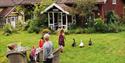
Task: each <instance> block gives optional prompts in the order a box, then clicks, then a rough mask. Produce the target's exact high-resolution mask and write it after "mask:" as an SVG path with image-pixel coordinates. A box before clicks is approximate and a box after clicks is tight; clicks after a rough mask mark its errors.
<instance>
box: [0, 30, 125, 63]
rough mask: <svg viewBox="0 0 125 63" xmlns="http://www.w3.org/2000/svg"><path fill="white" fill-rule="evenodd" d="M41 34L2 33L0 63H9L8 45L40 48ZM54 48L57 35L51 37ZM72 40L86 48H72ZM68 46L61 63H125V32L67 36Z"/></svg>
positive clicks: (0, 37)
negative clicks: (7, 56)
mask: <svg viewBox="0 0 125 63" xmlns="http://www.w3.org/2000/svg"><path fill="white" fill-rule="evenodd" d="M40 37H41V35H40V34H35V33H32V34H28V33H27V32H20V33H18V34H13V35H11V36H4V35H2V32H0V53H1V54H0V59H1V61H0V63H8V61H6V60H7V58H6V50H7V44H9V43H13V42H22V45H23V46H27V47H32V46H33V45H35V46H36V47H38V41H39V39H40ZM50 38H51V40H52V41H53V43H54V47H55V48H57V47H58V46H57V45H58V40H57V38H58V37H57V35H51V37H50ZM72 38H75V39H76V42H77V44H79V43H80V40H83V42H84V43H85V47H84V48H79V47H76V48H72V47H71V44H72V41H73V40H72ZM90 38H92V41H93V42H94V45H93V46H91V47H89V46H88V45H87V44H88V41H89V39H90ZM65 43H66V46H65V48H64V53H62V54H61V58H60V61H61V63H125V32H120V33H107V34H100V33H98V34H71V35H66V41H65Z"/></svg>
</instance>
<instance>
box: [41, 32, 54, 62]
mask: <svg viewBox="0 0 125 63" xmlns="http://www.w3.org/2000/svg"><path fill="white" fill-rule="evenodd" d="M49 37H50V35H49V34H45V35H44V40H45V43H44V45H43V60H44V61H43V63H52V58H53V54H52V51H53V44H52V42H51V41H50V40H49Z"/></svg>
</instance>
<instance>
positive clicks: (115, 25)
mask: <svg viewBox="0 0 125 63" xmlns="http://www.w3.org/2000/svg"><path fill="white" fill-rule="evenodd" d="M108 29H109V32H116V33H117V32H119V25H118V23H111V24H108Z"/></svg>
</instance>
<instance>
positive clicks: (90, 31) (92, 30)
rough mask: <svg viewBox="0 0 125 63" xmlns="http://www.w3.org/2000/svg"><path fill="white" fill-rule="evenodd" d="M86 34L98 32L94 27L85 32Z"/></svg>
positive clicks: (86, 29)
mask: <svg viewBox="0 0 125 63" xmlns="http://www.w3.org/2000/svg"><path fill="white" fill-rule="evenodd" d="M83 32H84V33H95V32H96V30H95V28H94V27H88V28H85V29H84V30H83Z"/></svg>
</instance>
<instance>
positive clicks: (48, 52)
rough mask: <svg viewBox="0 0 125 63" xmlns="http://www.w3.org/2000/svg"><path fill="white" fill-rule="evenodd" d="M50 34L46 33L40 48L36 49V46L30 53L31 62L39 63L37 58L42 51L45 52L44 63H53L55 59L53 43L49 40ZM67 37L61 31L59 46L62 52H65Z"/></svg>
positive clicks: (40, 42) (41, 40)
mask: <svg viewBox="0 0 125 63" xmlns="http://www.w3.org/2000/svg"><path fill="white" fill-rule="evenodd" d="M49 38H50V34H49V33H45V34H44V35H42V38H41V39H40V41H39V48H37V49H36V48H35V47H34V46H33V47H32V49H31V53H30V61H31V62H32V61H35V62H37V57H38V54H39V52H40V51H41V50H42V51H43V63H52V58H53V57H54V55H53V43H52V41H51V40H50V39H49ZM64 39H65V36H64V30H63V29H61V30H60V31H59V37H58V44H59V47H60V48H61V52H63V49H64V46H65V41H64Z"/></svg>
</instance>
